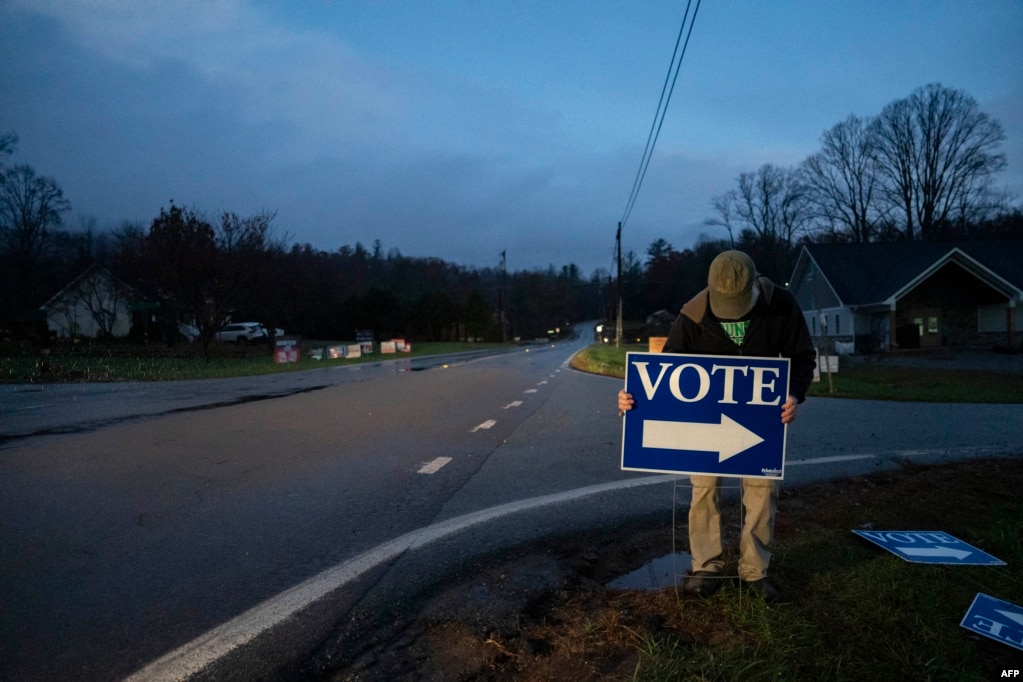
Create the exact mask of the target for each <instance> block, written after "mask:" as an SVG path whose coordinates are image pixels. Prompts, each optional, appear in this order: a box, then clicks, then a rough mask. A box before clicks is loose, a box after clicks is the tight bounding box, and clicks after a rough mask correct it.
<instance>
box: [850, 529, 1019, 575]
mask: <svg viewBox="0 0 1023 682" xmlns="http://www.w3.org/2000/svg"><path fill="white" fill-rule="evenodd" d="M853 533H855V534H856V535H859V536H860V537H861V538H864V539H866V540H870V541H871V542H873V543H874V544H875V545H877V546H878V547H883V548H885V549H887V550H888V551H889V552H891V553H892V554H894V555H896V556H898V557H901V558H902V559H904V560H905V561H911V562H913V563H916V564H949V565H952V566H1005V562H1004V561H1002V560H1001V559H999V558H997V557H993V556H991V555H990V554H988V553H987V552H985V551H983V550H981V549H977V548H976V547H974V546H973V545H970V544H967V543H965V542H963V541H962V540H960V539H959V538H957V537H954V536H952V535H949V534H948V533H946V532H944V531H940V530H939V531H935V530H854V531H853Z"/></svg>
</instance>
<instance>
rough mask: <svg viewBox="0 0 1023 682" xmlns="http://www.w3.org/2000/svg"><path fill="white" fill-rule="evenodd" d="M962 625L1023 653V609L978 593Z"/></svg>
mask: <svg viewBox="0 0 1023 682" xmlns="http://www.w3.org/2000/svg"><path fill="white" fill-rule="evenodd" d="M960 625H961V626H962V627H964V628H966V629H967V630H969V631H971V632H976V633H977V634H979V635H983V636H984V637H989V638H990V639H993V640H995V641H996V642H1001V643H1002V644H1007V645H1009V646H1011V647H1013V648H1015V649H1019V650H1020V651H1023V607H1020V606H1017V605H1016V604H1012V603H1009V602H1007V601H1002V600H1001V599H995V598H994V597H989V596H988V595H986V594H983V593H978V594H977V596H976V597H974V599H973V604H971V605H970V608H969V610H967V612H966V615H965V616H964V617H963V621H962V622H961V623H960Z"/></svg>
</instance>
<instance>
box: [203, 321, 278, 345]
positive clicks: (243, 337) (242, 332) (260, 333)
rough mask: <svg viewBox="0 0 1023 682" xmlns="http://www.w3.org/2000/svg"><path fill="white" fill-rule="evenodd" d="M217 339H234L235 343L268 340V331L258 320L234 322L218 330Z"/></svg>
mask: <svg viewBox="0 0 1023 682" xmlns="http://www.w3.org/2000/svg"><path fill="white" fill-rule="evenodd" d="M216 338H217V341H233V342H234V343H252V342H255V341H266V339H267V333H266V329H264V328H263V325H261V324H260V323H258V322H232V323H231V324H228V325H225V326H224V327H223V328H222V329H221V330H220V331H219V332H217V337H216Z"/></svg>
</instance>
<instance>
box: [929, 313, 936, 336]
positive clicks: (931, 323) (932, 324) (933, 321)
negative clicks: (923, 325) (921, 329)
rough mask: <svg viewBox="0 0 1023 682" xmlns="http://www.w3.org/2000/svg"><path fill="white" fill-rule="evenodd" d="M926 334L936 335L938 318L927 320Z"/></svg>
mask: <svg viewBox="0 0 1023 682" xmlns="http://www.w3.org/2000/svg"><path fill="white" fill-rule="evenodd" d="M927 333H928V334H937V333H938V318H936V317H928V318H927Z"/></svg>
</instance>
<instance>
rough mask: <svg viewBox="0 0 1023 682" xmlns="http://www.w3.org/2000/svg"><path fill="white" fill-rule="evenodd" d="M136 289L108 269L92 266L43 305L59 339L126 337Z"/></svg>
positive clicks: (42, 307)
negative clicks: (130, 306)
mask: <svg viewBox="0 0 1023 682" xmlns="http://www.w3.org/2000/svg"><path fill="white" fill-rule="evenodd" d="M131 302H132V289H131V287H129V286H128V285H127V284H125V283H124V282H122V281H121V280H119V279H117V278H116V277H114V275H112V274H111V273H110V271H109V270H107V269H106V268H104V267H102V266H99V265H91V266H89V268H87V269H86V270H85V272H83V273H82V274H81V275H79V276H78V277H76V278H75V279H74V280H73V281H72V282H71V283H70V284H68V285H67V286H66V287H64V288H63V289H61V290H60V291H58V292H57V293H56V294H55V295H54V296H53V297H52V298H51V299H50V300H48V301H47V302H46V303H44V304H43V305H42V306H41V308H40V309H41V310H43V311H44V312H45V313H46V326H47V328H48V329H49V330H50V332H51V333H52V334H54V335H56V336H57V337H58V338H68V337H72V336H87V337H100V336H126V335H127V334H128V332H129V331H130V329H131V321H132V314H131V311H130V309H129V305H130V303H131Z"/></svg>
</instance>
